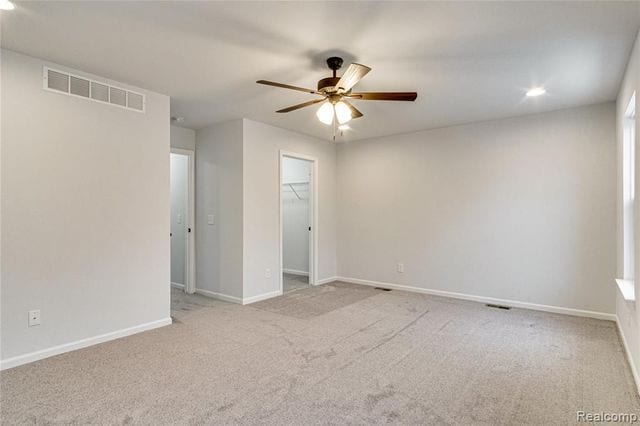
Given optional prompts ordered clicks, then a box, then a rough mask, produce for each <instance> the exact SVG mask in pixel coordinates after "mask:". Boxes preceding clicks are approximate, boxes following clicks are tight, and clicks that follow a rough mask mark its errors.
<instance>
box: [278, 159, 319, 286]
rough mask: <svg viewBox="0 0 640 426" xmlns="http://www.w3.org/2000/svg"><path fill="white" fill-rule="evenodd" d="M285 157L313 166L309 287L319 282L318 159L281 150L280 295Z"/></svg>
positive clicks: (310, 197)
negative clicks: (283, 166) (303, 161)
mask: <svg viewBox="0 0 640 426" xmlns="http://www.w3.org/2000/svg"><path fill="white" fill-rule="evenodd" d="M285 157H287V158H295V159H298V160H305V161H309V162H311V164H312V166H311V176H310V177H309V224H310V226H311V231H309V285H310V286H313V285H316V282H317V280H318V158H317V157H313V156H310V155H306V154H299V153H297V152H291V151H285V150H282V149H281V150H280V155H279V157H278V159H279V161H278V171H279V173H278V194H279V197H278V210H279V212H280V269H279V271H278V276H279V281H280V294H283V293H284V285H283V284H284V283H283V279H282V273H283V269H284V258H283V255H282V249H283V236H284V232H283V226H282V223H283V221H282V217H283V208H282V199H283V197H282V164H283V159H284V158H285Z"/></svg>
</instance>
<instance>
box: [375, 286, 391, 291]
mask: <svg viewBox="0 0 640 426" xmlns="http://www.w3.org/2000/svg"><path fill="white" fill-rule="evenodd" d="M373 289H374V290H380V291H391V289H390V288H382V287H374V288H373Z"/></svg>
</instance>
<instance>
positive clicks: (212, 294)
mask: <svg viewBox="0 0 640 426" xmlns="http://www.w3.org/2000/svg"><path fill="white" fill-rule="evenodd" d="M196 294H200V295H202V296H206V297H211V298H213V299H218V300H222V301H225V302H231V303H237V304H239V305H242V298H241V297H235V296H229V295H227V294H222V293H216V292H215V291H210V290H203V289H201V288H196Z"/></svg>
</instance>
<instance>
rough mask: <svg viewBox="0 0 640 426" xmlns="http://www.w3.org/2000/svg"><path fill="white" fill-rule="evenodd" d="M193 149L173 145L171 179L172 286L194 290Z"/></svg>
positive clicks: (189, 291)
mask: <svg viewBox="0 0 640 426" xmlns="http://www.w3.org/2000/svg"><path fill="white" fill-rule="evenodd" d="M193 160H194V152H193V151H191V150H186V149H177V148H172V149H171V154H170V182H171V222H170V223H171V229H170V231H169V237H170V240H171V286H172V287H174V288H176V289H180V290H184V291H185V292H186V293H194V292H195V290H196V289H195V279H194V278H195V256H194V249H195V238H194V236H195V229H194V223H195V220H194V210H195V209H194V207H195V206H194V168H193V164H194V161H193Z"/></svg>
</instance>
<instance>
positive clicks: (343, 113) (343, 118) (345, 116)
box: [335, 102, 353, 124]
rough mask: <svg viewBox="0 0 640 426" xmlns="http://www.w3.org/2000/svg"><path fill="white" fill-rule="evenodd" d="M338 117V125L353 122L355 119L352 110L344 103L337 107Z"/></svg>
mask: <svg viewBox="0 0 640 426" xmlns="http://www.w3.org/2000/svg"><path fill="white" fill-rule="evenodd" d="M335 110H336V117H337V118H338V123H340V124H345V123H348V122H349V121H351V119H352V118H353V117H352V116H351V109H349V107H348V106H347V104H345V103H344V102H337V103H336V105H335Z"/></svg>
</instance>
